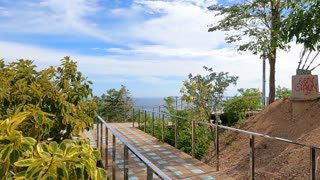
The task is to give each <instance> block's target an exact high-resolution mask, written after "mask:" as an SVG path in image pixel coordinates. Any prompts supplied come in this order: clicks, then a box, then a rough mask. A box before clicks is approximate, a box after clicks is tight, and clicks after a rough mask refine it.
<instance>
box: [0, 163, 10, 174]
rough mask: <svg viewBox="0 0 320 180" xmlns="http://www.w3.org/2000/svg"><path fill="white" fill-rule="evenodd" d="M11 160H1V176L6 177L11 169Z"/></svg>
mask: <svg viewBox="0 0 320 180" xmlns="http://www.w3.org/2000/svg"><path fill="white" fill-rule="evenodd" d="M9 166H10V164H9V162H8V161H6V162H0V177H4V176H5V175H6V173H7V172H8V169H9Z"/></svg>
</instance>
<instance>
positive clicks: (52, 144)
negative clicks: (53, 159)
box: [49, 141, 59, 154]
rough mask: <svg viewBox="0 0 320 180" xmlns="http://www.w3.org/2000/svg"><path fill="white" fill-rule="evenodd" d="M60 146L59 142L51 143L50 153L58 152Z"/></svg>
mask: <svg viewBox="0 0 320 180" xmlns="http://www.w3.org/2000/svg"><path fill="white" fill-rule="evenodd" d="M58 146H59V145H58V143H57V142H55V141H53V142H50V144H49V152H50V153H52V154H54V153H55V152H56V151H57V149H58Z"/></svg>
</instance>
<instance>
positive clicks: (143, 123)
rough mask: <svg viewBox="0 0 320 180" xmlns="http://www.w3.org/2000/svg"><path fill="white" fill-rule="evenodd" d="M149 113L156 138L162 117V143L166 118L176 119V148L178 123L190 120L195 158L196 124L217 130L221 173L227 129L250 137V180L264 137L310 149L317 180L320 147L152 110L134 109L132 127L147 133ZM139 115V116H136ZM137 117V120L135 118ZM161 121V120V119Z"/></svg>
mask: <svg viewBox="0 0 320 180" xmlns="http://www.w3.org/2000/svg"><path fill="white" fill-rule="evenodd" d="M147 113H149V114H151V117H152V119H151V134H152V135H153V136H154V134H155V128H154V126H155V114H158V117H161V121H162V124H161V126H162V127H161V141H162V142H164V140H165V137H164V134H165V132H164V131H165V117H171V118H173V119H174V122H173V124H172V128H174V146H175V148H177V147H178V139H179V137H178V134H179V133H178V131H179V127H178V123H177V122H178V121H179V120H188V121H190V122H191V126H192V130H191V131H192V133H191V141H192V143H191V144H192V147H191V148H192V152H191V155H192V157H195V151H196V149H195V140H196V137H195V128H196V125H195V124H196V123H197V124H202V125H207V126H211V127H213V128H214V129H215V137H214V138H215V139H214V143H215V157H216V161H215V162H216V170H217V171H219V166H220V162H219V152H220V151H219V134H220V133H219V129H220V128H221V129H225V130H230V131H234V132H238V133H244V134H248V135H249V143H248V146H249V147H250V162H249V163H250V179H255V137H262V138H265V139H270V140H273V141H279V142H282V143H288V144H294V145H298V146H302V147H307V148H309V149H310V155H309V157H310V179H311V180H316V179H317V177H316V174H317V172H316V150H319V149H320V147H319V146H314V145H310V144H305V143H302V142H297V141H292V140H288V139H284V138H279V137H272V136H269V135H265V134H260V133H256V132H251V131H245V130H241V129H237V128H233V127H228V126H223V125H219V124H213V123H207V122H202V121H196V120H193V119H188V118H185V117H179V116H176V115H171V114H168V113H163V112H162V113H159V112H156V111H150V110H145V109H133V111H132V123H133V124H132V125H133V127H135V123H137V125H138V128H140V129H143V130H144V132H146V131H147V125H149V124H148V123H147ZM136 115H138V116H136ZM135 117H137V119H136V118H135ZM159 119H160V118H159Z"/></svg>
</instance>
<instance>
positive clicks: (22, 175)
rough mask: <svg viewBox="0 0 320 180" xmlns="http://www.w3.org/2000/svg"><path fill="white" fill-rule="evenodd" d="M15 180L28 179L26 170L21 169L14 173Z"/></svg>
mask: <svg viewBox="0 0 320 180" xmlns="http://www.w3.org/2000/svg"><path fill="white" fill-rule="evenodd" d="M14 179H15V180H25V179H26V171H20V172H18V173H17V174H15V175H14Z"/></svg>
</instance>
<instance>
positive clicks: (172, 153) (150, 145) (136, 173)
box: [87, 123, 232, 180]
mask: <svg viewBox="0 0 320 180" xmlns="http://www.w3.org/2000/svg"><path fill="white" fill-rule="evenodd" d="M111 126H112V127H113V128H114V129H115V130H117V131H118V132H119V134H121V135H122V137H123V138H124V139H125V140H126V141H128V142H129V143H130V144H131V145H133V146H134V147H135V148H136V149H137V150H138V151H139V152H140V153H141V154H142V155H144V156H145V157H146V158H147V159H149V160H150V161H151V162H152V163H153V164H155V165H156V166H157V167H158V168H159V169H161V170H162V171H163V172H164V173H165V174H167V175H168V176H169V177H171V178H172V179H184V180H191V179H197V180H199V179H204V180H214V179H217V180H219V179H222V180H226V179H232V178H229V177H227V176H224V175H222V174H219V173H218V172H216V171H215V168H214V167H210V166H207V165H205V164H204V163H202V162H201V161H198V160H196V159H193V158H192V157H191V156H189V155H187V154H185V153H183V152H180V151H179V150H177V149H175V148H174V147H172V146H170V145H168V144H166V143H162V142H160V141H158V140H157V139H156V138H154V137H152V136H151V135H148V134H146V133H144V132H142V131H140V130H138V129H136V128H132V124H129V123H112V124H111ZM89 136H90V135H89ZM87 137H88V136H87ZM111 150H112V140H111V134H109V149H108V152H109V157H111ZM123 162H124V160H123V145H122V144H121V143H120V142H119V141H117V152H116V163H117V178H116V179H123ZM108 168H109V170H111V161H110V160H109V166H108ZM129 179H131V180H139V179H146V167H145V165H144V163H142V162H141V161H140V160H139V159H138V158H137V157H135V155H134V154H132V153H131V152H129ZM154 179H158V178H157V177H156V176H155V175H154Z"/></svg>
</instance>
